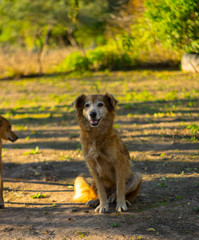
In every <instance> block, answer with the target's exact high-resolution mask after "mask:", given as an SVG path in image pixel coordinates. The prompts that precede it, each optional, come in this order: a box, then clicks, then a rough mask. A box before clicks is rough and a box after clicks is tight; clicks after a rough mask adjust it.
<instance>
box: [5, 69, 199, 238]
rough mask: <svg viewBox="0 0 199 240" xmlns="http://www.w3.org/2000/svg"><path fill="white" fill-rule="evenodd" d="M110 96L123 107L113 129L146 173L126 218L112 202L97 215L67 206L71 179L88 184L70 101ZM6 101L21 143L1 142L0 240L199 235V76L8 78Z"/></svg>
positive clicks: (138, 73)
mask: <svg viewBox="0 0 199 240" xmlns="http://www.w3.org/2000/svg"><path fill="white" fill-rule="evenodd" d="M105 92H110V93H112V94H113V95H114V96H115V98H116V99H118V100H119V105H118V111H117V117H116V122H115V125H114V126H115V128H116V129H118V131H119V133H120V135H121V137H122V139H123V141H124V142H125V143H126V145H127V147H128V149H129V151H130V156H131V159H132V161H133V166H134V169H136V171H139V172H141V173H142V175H143V184H142V187H141V191H140V195H139V197H138V198H137V199H136V201H135V203H134V204H133V206H132V207H130V209H129V211H128V212H126V213H122V214H117V213H116V212H115V210H114V209H115V206H114V205H113V206H111V210H110V212H109V213H108V214H105V215H100V214H96V213H94V210H93V209H89V208H87V207H85V206H84V205H82V204H76V203H73V202H72V200H71V198H72V195H73V181H74V178H75V177H76V176H78V175H79V174H81V173H84V174H85V176H86V177H88V179H89V178H90V174H89V171H88V169H87V167H86V164H85V162H84V160H83V157H82V153H81V144H80V141H79V127H78V125H77V122H76V119H75V111H74V109H73V108H72V106H71V104H72V102H73V101H74V99H75V98H76V97H77V96H78V95H79V94H81V93H85V94H94V93H105ZM0 103H1V105H0V114H1V115H3V116H4V117H6V118H8V119H9V120H10V122H11V123H12V125H13V130H14V131H15V132H16V133H17V135H18V136H19V137H20V139H19V140H18V141H17V142H16V143H8V142H4V144H3V162H4V164H3V172H4V180H5V184H4V198H5V205H6V208H5V209H2V210H0V223H1V224H0V238H1V239H80V238H83V239H101V240H102V239H129V240H130V239H161V240H165V239H175V240H176V239H198V238H199V230H198V229H199V202H198V199H199V76H198V75H193V74H186V73H183V72H180V71H152V70H145V71H144V70H142V71H129V72H98V73H93V74H89V73H86V74H84V75H75V74H74V75H68V76H64V75H60V76H56V77H53V76H52V77H42V78H32V79H31V78H29V79H21V80H12V81H3V80H2V81H0ZM40 193H41V194H40ZM42 194H43V195H42ZM42 196H43V198H42Z"/></svg>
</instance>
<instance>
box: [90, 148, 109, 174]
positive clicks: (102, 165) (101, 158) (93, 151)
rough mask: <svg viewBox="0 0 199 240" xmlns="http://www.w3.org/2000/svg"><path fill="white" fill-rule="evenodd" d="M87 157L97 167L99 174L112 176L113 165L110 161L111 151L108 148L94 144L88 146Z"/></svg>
mask: <svg viewBox="0 0 199 240" xmlns="http://www.w3.org/2000/svg"><path fill="white" fill-rule="evenodd" d="M86 159H87V160H88V161H89V162H90V163H91V164H92V165H93V166H94V167H95V169H96V171H97V172H98V174H99V176H101V177H105V178H110V177H111V178H112V175H113V173H112V172H113V166H112V163H111V162H110V156H109V151H108V150H107V149H103V148H100V147H99V146H97V145H96V144H92V145H90V147H89V148H88V152H87V154H86Z"/></svg>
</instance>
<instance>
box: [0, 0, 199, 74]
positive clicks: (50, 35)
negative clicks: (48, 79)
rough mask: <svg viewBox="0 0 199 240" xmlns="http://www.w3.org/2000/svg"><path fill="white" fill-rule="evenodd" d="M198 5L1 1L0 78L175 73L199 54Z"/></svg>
mask: <svg viewBox="0 0 199 240" xmlns="http://www.w3.org/2000/svg"><path fill="white" fill-rule="evenodd" d="M198 14H199V2H198V0H188V1H187V0H158V1H156V0H46V1H40V0H34V1H31V0H2V1H0V16H1V17H0V63H1V64H0V65H1V66H0V78H3V77H4V78H5V77H21V76H24V75H34V74H43V73H56V72H57V73H59V72H64V73H65V72H71V71H78V72H84V71H99V70H121V69H124V70H126V69H133V68H137V67H148V66H155V67H158V66H160V67H164V66H170V67H176V66H179V63H180V59H181V57H182V54H183V53H185V52H195V53H198V52H199V18H198Z"/></svg>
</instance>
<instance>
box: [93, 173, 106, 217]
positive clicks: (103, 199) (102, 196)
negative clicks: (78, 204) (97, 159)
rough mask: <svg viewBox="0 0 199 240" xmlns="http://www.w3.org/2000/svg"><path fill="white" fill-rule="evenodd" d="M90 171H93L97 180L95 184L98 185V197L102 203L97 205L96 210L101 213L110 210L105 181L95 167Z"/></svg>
mask: <svg viewBox="0 0 199 240" xmlns="http://www.w3.org/2000/svg"><path fill="white" fill-rule="evenodd" d="M90 171H91V174H92V177H93V179H94V181H95V184H96V187H97V192H98V197H99V200H100V204H99V206H97V207H96V209H95V212H99V213H104V212H108V200H107V195H106V191H105V187H104V183H103V181H102V179H101V178H100V177H99V175H98V173H97V172H96V170H95V169H93V168H90Z"/></svg>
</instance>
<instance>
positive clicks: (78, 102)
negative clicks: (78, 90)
mask: <svg viewBox="0 0 199 240" xmlns="http://www.w3.org/2000/svg"><path fill="white" fill-rule="evenodd" d="M85 99H86V95H84V94H82V95H80V96H79V97H77V98H76V99H75V101H74V102H73V103H72V106H73V107H74V108H76V109H78V108H82V107H83V106H84V103H85Z"/></svg>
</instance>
